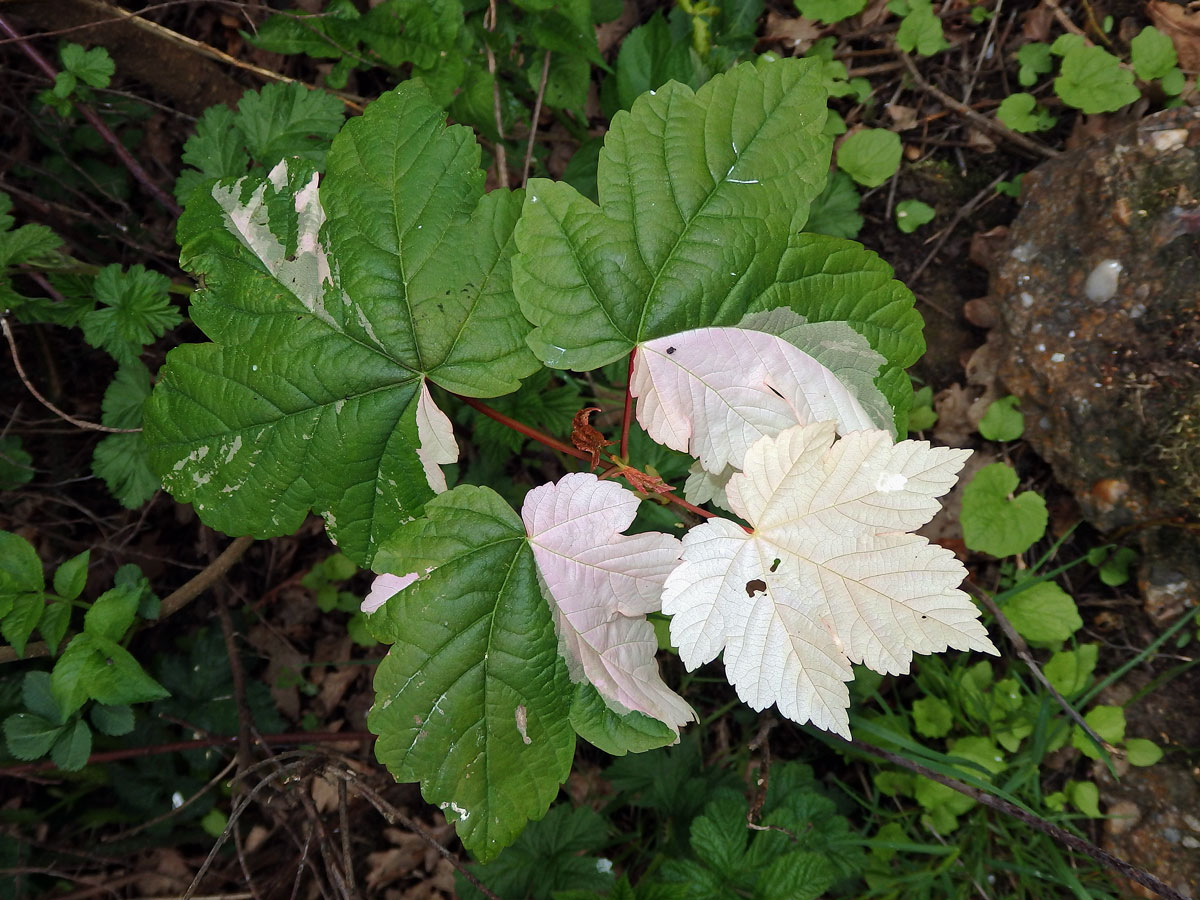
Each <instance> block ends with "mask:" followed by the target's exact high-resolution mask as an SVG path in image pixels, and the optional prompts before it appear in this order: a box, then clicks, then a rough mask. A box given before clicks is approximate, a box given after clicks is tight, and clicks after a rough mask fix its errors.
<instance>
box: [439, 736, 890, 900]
mask: <svg viewBox="0 0 1200 900" xmlns="http://www.w3.org/2000/svg"><path fill="white" fill-rule="evenodd" d="M695 746H696V745H695V742H694V741H692V740H691V739H688V741H687V742H686V743H685V745H684V746H683V747H681V748H670V749H666V750H659V751H655V752H653V753H648V754H643V755H642V756H640V757H636V758H632V757H631V758H628V759H627V760H619V761H617V762H615V763H614V764H613V765H611V766H610V767H609V768H608V769H607V770H606V771H605V772H603V773H602V774H601V776H600V777H601V778H603V779H605V780H606V781H608V782H609V783H610V784H611V785H612V786H613V788H614V789H615V795H614V796H611V797H610V798H609V802H608V803H607V805H606V807H605V810H604V811H603V812H608V813H610V814H611V813H615V812H616V811H617V810H620V809H622V808H625V809H628V808H629V807H630V806H633V807H635V808H640V809H641V810H643V811H644V815H643V816H642V817H641V821H639V823H638V827H639V829H640V830H641V832H642V835H643V840H642V841H640V842H639V850H638V853H637V855H636V857H635V858H632V859H630V858H626V859H624V860H623V862H622V867H623V868H624V871H623V872H621V873H619V874H618V873H617V872H614V866H613V861H612V860H609V859H607V858H605V857H604V856H603V853H604V851H605V850H606V849H607V848H608V847H609V846H611V845H613V844H614V843H615V842H616V838H617V834H616V828H615V827H614V826H613V825H612V824H610V823H609V822H608V821H606V819H605V817H604V815H601V814H597V813H596V812H594V811H593V810H592V809H590V808H588V807H579V808H575V809H572V808H571V806H570V805H568V804H566V803H562V804H558V805H556V806H554V807H551V809H550V812H549V813H547V815H546V817H545V818H544V819H542V820H541V821H539V822H534V823H531V824H530V826H529V827H528V828H527V829H526V830H525V832H524V833H523V834H522V835H521V837H519V838H518V839H517V841H516V843H514V844H513V846H512V847H510V848H508V849H507V850H505V851H504V852H503V853H502V854H501V855H500V856H499V857H498V858H497V859H496V861H495V862H492V863H489V864H487V865H475V866H472V867H471V870H472V873H473V874H474V875H475V876H476V877H478V878H479V879H480V881H481V882H482V883H483V884H484V885H486V886H487V887H488V888H489V889H490V890H492V891H493V892H494V893H496V894H497V895H499V896H502V897H505V898H512V900H550V898H551V897H553V898H555V900H605V898H607V900H619V898H629V900H638V898H645V900H650V898H657V900H674V898H679V900H683V898H703V900H721V898H725V897H730V896H738V897H747V898H755V900H783V898H789V900H797V898H809V900H813V898H817V897H820V896H822V895H823V894H824V893H825V892H826V891H827V890H829V889H831V888H835V889H836V887H837V886H839V885H841V886H843V887H844V886H846V885H848V884H851V883H852V880H853V879H854V878H855V877H856V876H858V875H859V874H860V873H861V872H862V870H863V867H864V865H865V863H866V855H865V854H864V853H863V852H862V845H863V844H864V843H865V841H864V840H863V838H862V837H861V836H860V835H859V834H858V833H856V832H855V831H854V830H853V829H852V827H851V824H850V822H849V821H848V820H847V819H846V818H845V817H844V816H842V815H840V814H839V811H838V808H837V805H836V804H835V802H834V801H833V800H832V799H831V798H830V797H829V796H828V795H827V792H826V790H825V789H824V788H823V787H822V786H821V785H820V784H819V783H818V781H817V780H816V779H815V778H814V776H813V772H812V769H811V768H809V767H808V766H807V765H804V764H801V763H796V762H789V763H783V764H777V765H775V766H774V767H772V769H771V771H770V777H769V782H768V783H769V787H768V789H767V791H766V795H765V797H764V798H763V799H762V802H761V808H760V809H757V810H756V814H755V819H754V824H755V826H756V827H755V828H753V829H752V828H750V827H748V825H747V822H748V821H750V815H749V813H750V810H749V803H748V802H747V799H746V794H747V791H746V789H745V787H744V786H742V785H739V784H738V783H737V781H736V779H732V778H730V773H729V770H728V769H727V768H724V767H711V768H710V769H709V771H708V775H707V776H706V778H707V781H705V780H704V779H702V778H701V776H700V770H698V769H696V768H695V767H696V766H697V765H698V764H699V759H698V756H697V754H696V752H695ZM651 767H652V768H653V772H651V771H649V769H650V768H651ZM643 770H647V771H645V773H644V774H643ZM718 776H719V777H718ZM656 780H657V781H659V782H661V783H662V784H665V785H668V786H672V787H673V789H667V790H664V789H663V788H661V787H660V788H658V789H657V790H656V789H654V786H653V785H654V782H655V781H656ZM680 789H683V790H686V792H687V793H686V794H684V793H683V792H682V790H680ZM684 797H686V798H687V799H688V800H689V803H688V806H687V807H686V808H683V807H681V806H680V805H679V802H678V800H679V799H680V798H684ZM647 863H649V865H647ZM643 869H645V870H646V871H645V872H644V874H639V873H640V872H641V870H643ZM458 893H459V895H460V896H462V897H464V898H471V900H474V898H477V897H479V896H481V894H480V893H479V892H478V891H477V890H476V889H475V888H474V887H473V886H471V885H470V884H469V883H468V882H466V880H465V879H462V878H460V879H459V881H458Z"/></svg>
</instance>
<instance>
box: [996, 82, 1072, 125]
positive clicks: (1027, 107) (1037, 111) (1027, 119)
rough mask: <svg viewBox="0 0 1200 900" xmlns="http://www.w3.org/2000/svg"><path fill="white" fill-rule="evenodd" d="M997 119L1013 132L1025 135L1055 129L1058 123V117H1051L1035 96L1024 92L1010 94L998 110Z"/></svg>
mask: <svg viewBox="0 0 1200 900" xmlns="http://www.w3.org/2000/svg"><path fill="white" fill-rule="evenodd" d="M996 118H997V119H999V120H1000V121H1001V122H1003V123H1004V124H1005V125H1007V126H1008V127H1009V128H1011V129H1012V130H1013V131H1020V132H1025V133H1028V132H1031V131H1045V130H1046V129H1048V128H1053V127H1054V125H1055V123H1056V122H1057V121H1058V118H1057V117H1056V116H1053V115H1051V114H1050V113H1049V112H1047V111H1046V108H1045V107H1044V106H1041V105H1040V104H1039V103H1038V102H1037V98H1036V97H1034V96H1033V94H1026V93H1023V92H1017V93H1015V94H1009V95H1008V96H1007V97H1005V98H1004V99H1003V100H1001V101H1000V106H999V107H998V108H997V109H996Z"/></svg>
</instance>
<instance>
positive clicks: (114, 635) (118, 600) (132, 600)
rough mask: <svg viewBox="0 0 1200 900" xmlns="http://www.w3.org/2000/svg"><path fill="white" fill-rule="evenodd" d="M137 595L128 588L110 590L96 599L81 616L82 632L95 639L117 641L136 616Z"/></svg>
mask: <svg viewBox="0 0 1200 900" xmlns="http://www.w3.org/2000/svg"><path fill="white" fill-rule="evenodd" d="M137 607H138V593H137V592H136V591H132V590H130V589H129V588H121V587H117V588H112V589H111V590H108V591H105V592H104V593H103V594H101V595H100V596H99V597H97V598H96V602H95V603H93V604H92V605H91V607H90V608H89V609H88V611H87V612H86V613H84V616H83V630H84V631H85V632H87V633H88V634H92V635H95V636H96V637H102V638H107V639H108V640H110V641H119V640H121V638H123V637H124V636H125V632H126V631H128V630H129V626H130V625H132V624H133V619H134V616H136V615H137Z"/></svg>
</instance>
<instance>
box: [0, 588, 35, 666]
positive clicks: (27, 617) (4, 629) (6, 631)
mask: <svg viewBox="0 0 1200 900" xmlns="http://www.w3.org/2000/svg"><path fill="white" fill-rule="evenodd" d="M8 599H10V600H11V604H12V605H11V606H10V607H9V610H8V612H6V613H4V615H3V617H2V618H0V635H3V636H4V639H5V640H6V641H8V642H9V643H10V644H12V646H13V649H14V650H16V651H17V656H24V655H25V642H26V641H28V640H29V635H31V634H32V633H33V629H35V628H36V627H37V625H38V622H39V621H40V620H41V618H42V612H43V611H44V610H45V609H46V598H45V597H44V596H43V595H42V594H41V593H36V594H34V593H29V594H12V595H10V597H9V598H8Z"/></svg>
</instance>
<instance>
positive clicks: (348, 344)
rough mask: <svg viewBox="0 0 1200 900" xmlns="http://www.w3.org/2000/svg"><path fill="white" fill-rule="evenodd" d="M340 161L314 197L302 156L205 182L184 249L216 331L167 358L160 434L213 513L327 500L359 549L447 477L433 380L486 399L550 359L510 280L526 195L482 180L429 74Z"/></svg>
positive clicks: (152, 411)
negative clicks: (531, 335) (432, 94)
mask: <svg viewBox="0 0 1200 900" xmlns="http://www.w3.org/2000/svg"><path fill="white" fill-rule="evenodd" d="M327 170H328V174H327V175H326V177H325V180H324V182H323V183H322V184H321V186H320V194H319V197H318V188H317V184H318V180H317V175H316V172H315V171H314V169H313V168H312V167H311V165H308V164H306V163H303V162H297V161H288V162H284V163H281V164H280V165H279V166H277V167H276V168H275V169H274V170H273V171H272V172H271V173H270V175H269V176H268V177H266V178H263V177H258V176H253V175H252V176H248V177H246V178H244V179H241V180H239V181H237V182H232V183H230V182H218V183H217V184H216V185H215V186H214V187H213V188H212V190H211V191H210V192H205V191H197V192H196V193H195V194H194V195H193V196H192V198H191V202H190V203H189V204H188V208H187V210H186V212H185V213H184V216H183V217H182V219H181V220H180V225H179V234H180V239H181V243H182V248H183V249H182V262H183V264H184V266H185V267H186V268H188V269H189V270H190V271H192V272H194V273H196V274H198V275H203V277H204V289H203V290H202V291H201V292H200V293H199V294H198V295H197V297H196V300H195V302H194V305H193V308H192V318H193V321H195V322H196V324H197V325H199V326H200V328H201V329H203V330H204V331H205V333H206V334H208V336H209V337H210V338H211V339H212V340H213V342H214V343H212V344H202V345H185V346H183V347H180V348H178V349H176V350H174V351H173V352H172V353H171V354H169V356H168V360H167V365H166V366H165V367H164V369H163V371H162V373H161V376H160V379H159V383H158V384H157V386H156V387H155V391H154V394H153V396H152V397H151V400H150V402H149V403H148V404H147V408H146V432H145V436H146V439H147V441H148V443H149V444H150V446H151V461H152V464H153V465H154V467H155V469H156V470H157V472H158V473H159V474H160V476H161V477H162V479H163V484H164V486H165V487H166V488H167V489H168V490H170V491H171V492H172V493H173V494H174V495H175V496H176V497H177V498H178V499H180V500H183V501H190V502H193V503H195V505H196V508H197V510H198V511H199V513H200V516H201V518H202V519H203V520H204V521H205V522H206V523H208V524H210V525H211V526H213V527H215V528H219V529H221V530H223V531H225V532H227V533H230V534H246V533H250V534H254V535H256V536H259V537H266V536H270V535H278V534H287V533H290V532H292V531H294V530H295V529H296V528H297V527H299V525H300V522H301V521H302V520H303V518H304V516H305V515H306V514H307V512H308V510H309V509H312V510H314V511H316V512H318V513H320V514H322V515H324V516H325V518H326V523H327V525H328V527H329V531H330V534H331V536H332V537H333V539H334V540H335V541H337V542H338V543H339V544H340V545H341V548H342V550H343V552H345V553H346V554H347V555H348V556H350V557H351V558H352V559H354V560H355V561H356V562H360V563H362V562H365V561H367V560H368V559H369V558H370V556H371V554H372V553H373V552H374V549H375V545H376V544H377V543H378V541H379V540H381V539H382V538H383V537H386V536H387V535H389V534H391V533H392V532H393V531H394V530H395V529H396V527H397V526H399V525H400V524H401V523H403V522H404V521H406V520H408V519H409V518H411V517H412V516H413V515H414V514H416V513H418V512H419V511H420V509H421V506H422V505H423V504H424V503H425V501H427V500H428V499H429V498H430V497H432V496H433V494H434V491H435V490H438V489H441V488H444V486H445V482H444V480H442V476H441V473H440V471H439V470H438V468H437V464H438V463H443V462H446V461H448V460H450V459H451V457H452V454H453V449H452V446H451V433H450V425H449V421H448V420H446V419H445V417H444V415H443V414H442V413H441V411H440V410H438V408H437V407H436V405H435V404H434V403H433V400H432V396H431V394H430V393H429V388H428V384H427V383H426V379H428V380H429V381H432V382H434V383H436V384H439V385H441V386H442V387H445V388H447V389H449V390H452V391H457V392H459V393H463V394H468V395H471V396H477V397H490V396H496V395H498V394H503V393H507V392H509V391H512V390H515V389H516V388H517V387H518V385H519V383H520V382H519V380H520V378H522V377H524V376H525V375H528V374H529V373H530V372H532V371H534V370H535V369H536V368H537V361H536V360H535V359H534V358H533V356H532V355H531V354H530V352H529V350H528V348H527V347H526V346H525V341H524V339H525V334H526V331H527V329H528V325H527V324H526V323H525V322H524V320H523V319H522V318H521V316H520V313H519V311H518V309H517V306H516V303H515V301H514V299H513V296H512V293H511V288H510V286H509V276H508V260H509V256H510V254H511V252H512V250H513V244H512V230H513V226H514V225H515V223H516V219H517V215H518V213H519V211H520V203H521V196H520V194H519V193H513V192H508V191H493V192H492V193H490V194H488V195H486V196H484V195H483V172H482V171H481V170H480V169H479V147H478V145H477V144H476V143H475V141H474V139H473V136H472V135H471V132H470V131H469V130H467V129H466V128H462V127H459V126H455V127H452V128H446V127H445V116H444V113H443V112H442V111H441V110H440V109H439V108H438V107H437V106H435V105H434V104H433V102H432V101H431V100H430V99H429V97H428V95H427V93H426V92H425V90H424V88H423V87H422V86H421V85H420V84H419V83H417V82H411V83H405V84H403V85H401V86H400V87H399V88H397V89H396V90H395V91H392V92H391V93H389V94H385V95H384V96H383V97H382V98H380V99H379V100H378V101H376V102H375V103H373V104H372V105H371V106H370V107H369V108H368V109H367V112H366V113H365V114H364V115H363V116H361V117H359V118H358V119H355V120H353V121H352V122H350V123H349V124H348V125H347V126H346V128H344V129H343V131H342V132H341V134H339V136H338V137H337V139H336V140H335V141H334V144H333V147H332V149H331V151H330V153H329V157H328V161H327ZM326 220H327V221H326ZM215 398H219V399H218V400H216V402H214V399H215Z"/></svg>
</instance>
